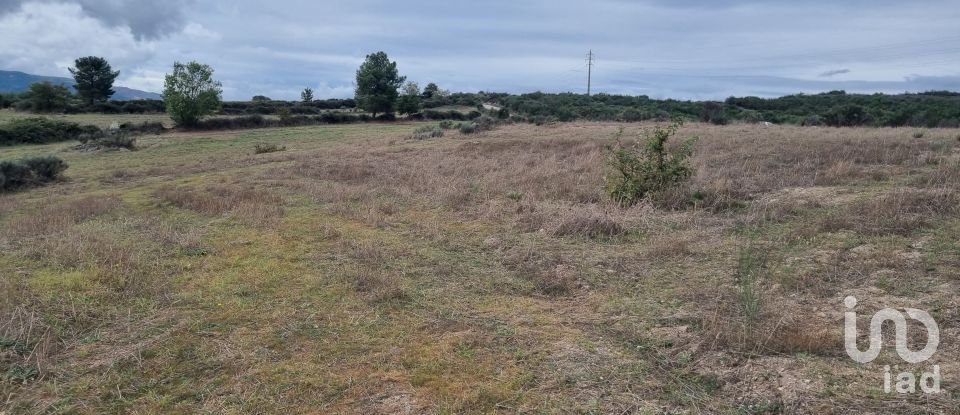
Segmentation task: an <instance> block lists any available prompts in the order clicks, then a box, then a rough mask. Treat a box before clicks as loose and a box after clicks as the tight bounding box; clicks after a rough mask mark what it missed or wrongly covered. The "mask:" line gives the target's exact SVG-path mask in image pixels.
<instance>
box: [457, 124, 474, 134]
mask: <svg viewBox="0 0 960 415" xmlns="http://www.w3.org/2000/svg"><path fill="white" fill-rule="evenodd" d="M476 132H477V123H474V122H465V123H462V124H460V134H473V133H476Z"/></svg>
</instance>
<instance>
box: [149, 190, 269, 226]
mask: <svg viewBox="0 0 960 415" xmlns="http://www.w3.org/2000/svg"><path fill="white" fill-rule="evenodd" d="M155 195H156V197H157V198H159V199H160V200H162V201H164V202H166V203H170V204H171V205H173V206H176V207H178V208H181V209H187V210H192V211H194V212H197V213H201V214H204V215H210V216H220V215H225V214H228V213H233V214H236V215H237V217H239V218H241V219H244V220H247V221H250V222H252V223H259V222H263V221H268V220H270V219H274V218H276V217H278V216H281V215H283V198H282V197H280V196H279V195H277V194H275V193H272V192H270V191H267V190H264V189H261V188H258V187H255V186H252V185H211V186H207V187H205V188H204V189H202V190H200V189H192V188H187V187H164V188H162V189H160V190H158V191H157V192H156V193H155Z"/></svg>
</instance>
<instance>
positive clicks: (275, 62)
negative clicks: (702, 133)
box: [0, 0, 960, 100]
mask: <svg viewBox="0 0 960 415" xmlns="http://www.w3.org/2000/svg"><path fill="white" fill-rule="evenodd" d="M958 22H960V3H958V1H957V0H930V1H925V0H914V1H901V0H897V1H893V0H842V1H840V0H829V1H828V0H808V1H795V0H790V1H780V0H646V1H643V0H637V1H631V0H591V1H586V0H485V1H482V2H477V1H466V0H411V1H406V2H397V1H388V0H349V1H345V0H338V1H331V0H319V1H318V0H275V1H270V2H264V1H258V0H202V1H201V0H157V1H154V0H128V1H124V0H33V1H19V0H0V69H5V70H19V71H24V72H29V73H34V74H38V75H56V76H68V72H67V68H68V67H69V66H70V65H71V63H72V61H73V59H74V58H76V57H78V56H86V55H98V56H104V57H106V58H107V59H109V60H110V61H111V63H112V64H113V66H114V68H115V69H118V70H120V71H121V77H120V80H119V82H118V83H119V84H120V85H123V86H128V87H132V88H138V89H143V90H148V91H155V92H159V91H160V90H161V89H162V84H163V75H164V73H165V72H166V71H168V70H169V68H170V67H171V65H172V63H173V62H174V61H190V60H196V61H199V62H202V63H207V64H210V65H211V66H213V67H214V68H215V70H216V77H217V78H218V79H219V80H221V81H222V82H223V86H224V95H225V98H226V99H228V100H239V99H249V98H250V97H251V96H253V95H257V94H263V95H267V96H270V97H271V98H274V99H294V98H297V97H299V91H300V90H302V89H303V88H304V87H312V88H313V89H314V90H315V91H316V95H317V96H318V97H322V98H328V97H348V96H352V94H353V77H354V74H355V70H356V67H357V66H358V65H359V64H360V62H361V61H362V60H363V57H364V56H365V55H366V54H367V53H370V52H375V51H378V50H383V51H385V52H387V53H388V54H389V55H390V57H391V58H393V59H395V60H397V61H398V64H399V67H400V71H401V73H402V74H404V75H407V76H408V78H409V79H410V80H414V81H418V82H420V83H421V85H423V84H426V83H427V82H436V83H438V84H439V85H440V86H441V87H443V88H445V89H450V90H454V91H478V90H485V91H505V92H530V91H536V90H540V91H548V92H559V91H571V92H585V90H586V77H587V68H586V62H585V56H586V54H587V51H588V50H590V49H592V50H593V51H594V53H595V54H596V62H595V63H596V64H595V67H594V82H593V86H594V91H596V92H608V93H621V94H631V95H649V96H651V97H658V98H662V97H669V98H680V99H721V98H725V97H727V96H731V95H736V96H743V95H757V96H779V95H785V94H792V93H799V92H806V93H812V92H820V91H826V90H832V89H846V90H848V91H859V92H888V93H896V92H903V91H924V90H931V89H951V90H960V23H958Z"/></svg>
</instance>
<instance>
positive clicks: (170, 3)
mask: <svg viewBox="0 0 960 415" xmlns="http://www.w3.org/2000/svg"><path fill="white" fill-rule="evenodd" d="M33 2H54V1H52V0H35V1H33ZM191 2H192V0H162V1H151V0H131V1H126V0H75V1H67V2H65V3H73V4H79V5H80V7H82V8H83V10H84V12H86V14H88V15H90V16H91V17H93V18H96V19H98V20H100V21H102V22H104V23H105V24H108V25H110V26H127V27H129V28H130V30H131V32H133V34H134V36H136V37H137V38H138V39H157V38H160V37H163V36H165V35H168V34H170V33H173V32H176V31H178V30H180V29H181V28H183V26H184V25H185V24H186V15H185V13H184V10H185V9H186V8H187V6H189V4H190V3H191ZM25 3H31V1H23V0H0V15H2V14H5V13H10V12H14V11H17V10H19V9H20V7H21V6H22V5H23V4H25Z"/></svg>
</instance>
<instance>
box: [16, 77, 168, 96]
mask: <svg viewBox="0 0 960 415" xmlns="http://www.w3.org/2000/svg"><path fill="white" fill-rule="evenodd" d="M43 81H47V82H50V83H51V84H56V85H63V86H65V87H67V88H70V91H71V92H75V90H74V89H73V79H70V78H62V77H57V76H41V75H31V74H28V73H23V72H17V71H0V93H8V92H16V93H20V92H24V91H26V90H28V89H30V85H33V84H35V83H37V82H43ZM113 90H114V91H117V93H115V94H113V98H112V99H113V100H114V101H129V100H131V99H163V96H161V95H160V94H157V93H154V92H146V91H140V90H136V89H131V88H126V87H122V86H114V87H113Z"/></svg>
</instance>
